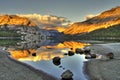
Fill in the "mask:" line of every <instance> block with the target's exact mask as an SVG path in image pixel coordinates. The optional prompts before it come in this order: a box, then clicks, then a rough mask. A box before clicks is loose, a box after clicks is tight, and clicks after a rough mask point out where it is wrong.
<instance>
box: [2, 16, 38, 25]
mask: <svg viewBox="0 0 120 80" xmlns="http://www.w3.org/2000/svg"><path fill="white" fill-rule="evenodd" d="M0 25H23V26H31V27H32V26H36V25H35V23H33V22H32V21H30V20H29V19H28V18H25V17H19V16H16V15H0Z"/></svg>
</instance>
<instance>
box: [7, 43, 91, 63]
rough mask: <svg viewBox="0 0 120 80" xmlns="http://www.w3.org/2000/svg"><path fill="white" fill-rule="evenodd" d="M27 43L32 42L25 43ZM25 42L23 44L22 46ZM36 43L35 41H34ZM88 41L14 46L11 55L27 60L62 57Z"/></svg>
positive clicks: (83, 45) (85, 44) (10, 50)
mask: <svg viewBox="0 0 120 80" xmlns="http://www.w3.org/2000/svg"><path fill="white" fill-rule="evenodd" d="M25 44H26V45H29V44H32V43H25ZM25 44H21V45H22V46H23V45H25ZM33 44H34V43H33ZM87 45H90V44H88V43H81V42H74V41H65V42H63V43H58V44H56V43H52V45H49V44H46V45H41V46H38V45H37V48H30V46H29V48H28V49H27V48H25V46H23V48H14V49H9V50H8V51H9V52H10V54H11V56H12V57H13V58H15V59H17V60H26V61H41V60H52V59H53V58H54V57H56V56H58V57H60V58H63V57H65V55H64V54H65V53H67V52H68V51H70V49H71V48H72V51H73V52H75V49H76V48H83V47H85V46H87ZM31 47H33V46H31Z"/></svg>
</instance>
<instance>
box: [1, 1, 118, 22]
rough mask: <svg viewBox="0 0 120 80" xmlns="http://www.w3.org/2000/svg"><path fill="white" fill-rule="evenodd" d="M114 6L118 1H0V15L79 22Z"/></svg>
mask: <svg viewBox="0 0 120 80" xmlns="http://www.w3.org/2000/svg"><path fill="white" fill-rule="evenodd" d="M116 6H120V0H0V13H1V14H33V13H37V14H41V15H56V16H59V17H65V18H67V19H68V20H70V21H72V22H81V21H83V20H85V16H86V15H89V14H93V15H96V14H99V13H101V12H103V11H106V10H109V9H111V8H114V7H116Z"/></svg>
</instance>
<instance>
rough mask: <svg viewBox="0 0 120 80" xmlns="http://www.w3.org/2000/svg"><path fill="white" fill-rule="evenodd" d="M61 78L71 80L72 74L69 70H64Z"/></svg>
mask: <svg viewBox="0 0 120 80" xmlns="http://www.w3.org/2000/svg"><path fill="white" fill-rule="evenodd" d="M61 77H62V80H72V77H73V73H72V72H71V71H70V70H66V71H65V72H63V73H62V75H61Z"/></svg>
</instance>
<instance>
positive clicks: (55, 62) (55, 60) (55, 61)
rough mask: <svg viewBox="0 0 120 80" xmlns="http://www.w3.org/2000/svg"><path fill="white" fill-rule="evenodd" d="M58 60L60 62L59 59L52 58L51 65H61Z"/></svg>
mask: <svg viewBox="0 0 120 80" xmlns="http://www.w3.org/2000/svg"><path fill="white" fill-rule="evenodd" d="M60 60H61V58H60V57H54V58H53V64H54V65H56V66H58V65H60V64H61V61H60Z"/></svg>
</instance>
